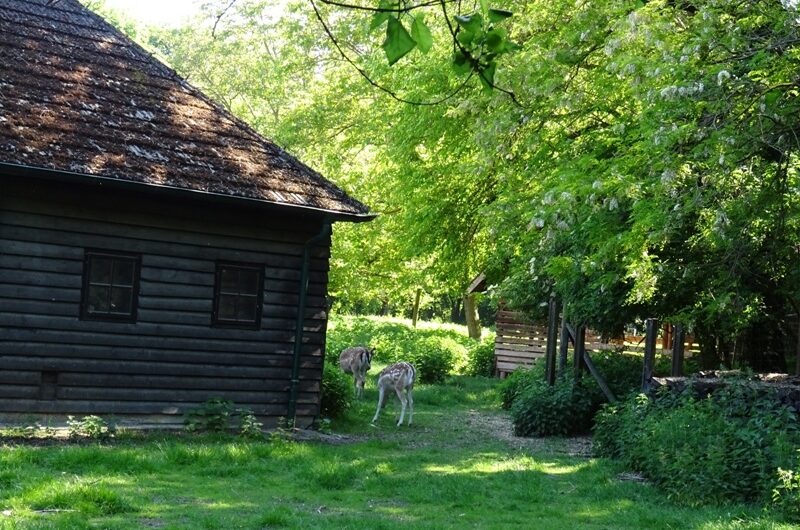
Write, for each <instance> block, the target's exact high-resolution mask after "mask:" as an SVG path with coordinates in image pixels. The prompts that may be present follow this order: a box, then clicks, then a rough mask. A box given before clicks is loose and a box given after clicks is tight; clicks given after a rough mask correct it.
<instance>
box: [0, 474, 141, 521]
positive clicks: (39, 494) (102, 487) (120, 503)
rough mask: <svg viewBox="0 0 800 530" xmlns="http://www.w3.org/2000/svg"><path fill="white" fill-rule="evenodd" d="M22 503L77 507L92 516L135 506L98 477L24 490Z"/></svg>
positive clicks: (37, 507) (38, 507)
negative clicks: (97, 478) (96, 478)
mask: <svg viewBox="0 0 800 530" xmlns="http://www.w3.org/2000/svg"><path fill="white" fill-rule="evenodd" d="M19 503H20V504H21V505H24V506H26V507H28V508H30V509H31V510H75V511H78V512H80V513H82V514H85V515H89V516H100V515H114V514H119V513H128V512H132V511H134V510H135V508H134V506H133V504H132V503H131V502H130V501H129V500H128V499H126V498H125V497H124V496H122V495H120V494H119V493H117V491H115V490H114V489H112V488H111V487H109V486H108V485H106V484H104V483H102V482H98V481H97V480H93V481H88V480H76V481H69V482H63V481H58V480H53V481H48V482H45V483H43V484H41V485H39V486H36V487H34V488H32V489H30V490H28V491H26V492H24V493H23V494H22V495H21V496H20V498H19ZM14 504H17V503H14Z"/></svg>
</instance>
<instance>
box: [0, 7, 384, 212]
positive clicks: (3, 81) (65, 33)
mask: <svg viewBox="0 0 800 530" xmlns="http://www.w3.org/2000/svg"><path fill="white" fill-rule="evenodd" d="M0 164H2V165H3V166H5V167H10V166H15V167H16V166H22V167H25V168H39V169H43V170H51V171H53V170H54V171H57V172H63V173H69V174H72V175H73V176H75V175H76V174H77V175H80V176H86V178H94V179H97V178H110V179H117V180H121V181H131V182H136V183H141V184H144V185H150V186H158V187H163V188H172V189H175V188H177V189H181V190H191V191H196V192H197V191H199V192H204V193H208V194H217V195H223V196H228V197H239V198H243V199H248V200H251V201H252V200H255V201H257V202H259V203H262V202H263V203H265V204H274V205H279V206H285V207H290V208H301V209H313V210H321V211H323V212H326V213H330V214H334V215H335V216H336V217H337V218H345V219H349V220H357V219H364V218H371V217H372V216H371V215H370V214H369V210H368V208H367V207H366V206H364V205H363V204H361V203H360V202H358V201H356V200H354V199H352V198H350V197H348V196H347V194H345V193H344V192H343V191H342V190H341V189H339V188H337V187H336V186H335V185H333V184H332V183H331V182H329V181H327V180H325V179H324V178H323V177H322V176H321V175H320V174H319V173H317V172H315V171H314V170H312V169H311V168H309V167H308V166H306V165H305V164H303V163H302V162H300V161H299V160H297V159H296V158H295V157H293V156H292V155H290V154H288V153H287V152H286V151H284V150H283V149H281V148H280V147H278V146H277V145H275V144H274V143H273V142H271V141H270V140H267V139H265V138H264V137H262V136H260V135H259V134H258V133H256V132H255V131H253V130H252V129H251V128H250V127H249V126H247V125H246V124H245V123H244V122H242V121H241V120H238V119H237V118H235V117H234V116H232V115H231V114H230V113H229V112H227V111H225V110H224V109H223V108H222V107H220V106H218V105H216V104H215V103H214V102H212V101H211V100H209V99H208V98H207V97H206V96H204V95H203V94H202V93H201V92H200V91H199V90H197V89H195V88H194V87H192V86H190V85H189V84H188V83H187V82H186V81H185V80H183V79H182V78H181V77H180V76H178V75H177V74H176V73H175V72H174V71H173V70H171V69H170V68H168V67H167V66H165V65H163V64H162V63H160V62H159V61H158V60H156V59H155V58H153V57H152V56H151V55H150V54H148V53H147V52H146V51H144V50H143V49H142V48H141V47H139V46H138V45H137V44H135V43H134V42H133V41H131V40H130V39H128V38H127V37H126V36H124V35H123V34H122V33H120V32H119V31H117V30H116V29H115V28H113V27H112V26H111V25H110V24H108V23H106V22H105V21H104V20H103V19H102V18H101V17H99V16H97V15H96V14H94V13H92V12H91V11H89V10H88V9H86V8H85V7H83V6H82V5H81V4H79V3H78V2H77V0H0ZM0 171H1V170H0Z"/></svg>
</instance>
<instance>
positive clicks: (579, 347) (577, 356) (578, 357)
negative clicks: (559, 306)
mask: <svg viewBox="0 0 800 530" xmlns="http://www.w3.org/2000/svg"><path fill="white" fill-rule="evenodd" d="M573 337H574V339H575V349H574V355H573V361H574V363H573V364H574V366H573V371H574V375H575V382H576V383H577V382H578V381H580V380H581V375H583V366H584V364H583V356H584V354H585V353H586V326H584V325H580V326H578V327H577V329H576V330H575V335H574V336H573Z"/></svg>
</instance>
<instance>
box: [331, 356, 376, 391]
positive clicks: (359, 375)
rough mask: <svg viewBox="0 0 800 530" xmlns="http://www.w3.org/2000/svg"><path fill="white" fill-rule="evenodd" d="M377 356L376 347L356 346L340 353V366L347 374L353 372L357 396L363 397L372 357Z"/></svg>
mask: <svg viewBox="0 0 800 530" xmlns="http://www.w3.org/2000/svg"><path fill="white" fill-rule="evenodd" d="M374 356H375V349H374V348H373V349H369V348H365V347H364V346H355V347H352V348H347V349H345V350H342V353H340V354H339V367H340V368H341V369H342V370H343V371H344V373H346V374H353V385H354V387H355V394H356V397H357V398H359V399H361V397H362V396H363V395H364V383H365V382H366V380H367V372H368V371H369V369H370V368H372V358H373V357H374Z"/></svg>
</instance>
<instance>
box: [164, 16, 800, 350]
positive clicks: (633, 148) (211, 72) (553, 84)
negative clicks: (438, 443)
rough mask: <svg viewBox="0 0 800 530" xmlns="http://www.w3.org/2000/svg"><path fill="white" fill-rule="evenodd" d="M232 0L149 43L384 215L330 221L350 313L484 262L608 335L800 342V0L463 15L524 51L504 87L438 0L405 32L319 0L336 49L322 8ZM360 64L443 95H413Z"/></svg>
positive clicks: (769, 344) (502, 278)
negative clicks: (636, 332)
mask: <svg viewBox="0 0 800 530" xmlns="http://www.w3.org/2000/svg"><path fill="white" fill-rule="evenodd" d="M227 3H228V2H224V3H220V4H219V5H217V6H214V5H213V4H212V5H211V7H210V8H209V11H208V12H207V15H206V18H205V19H204V20H202V21H199V22H198V24H196V25H194V26H192V27H187V28H184V29H182V30H178V31H158V32H153V33H151V34H150V37H149V42H150V44H151V45H152V46H154V47H155V48H156V49H158V50H160V52H161V53H162V54H164V55H165V56H166V58H167V60H168V61H169V62H170V63H171V64H172V65H174V66H175V67H176V68H177V69H178V71H179V72H180V73H182V74H184V75H186V76H188V77H189V79H190V81H192V82H194V83H196V84H198V85H200V86H201V87H202V88H204V89H205V90H207V91H208V92H209V93H210V94H211V95H212V96H213V97H215V98H217V99H218V100H220V101H222V102H223V103H224V104H226V105H227V106H228V107H229V108H231V109H232V110H233V111H234V112H235V113H237V114H239V115H240V116H242V117H243V118H244V119H246V120H247V121H249V122H251V123H253V124H254V125H255V126H256V127H257V128H259V130H261V131H262V132H263V133H265V134H266V135H267V136H270V137H272V138H274V139H275V140H276V141H277V142H278V143H280V144H282V145H284V146H286V147H287V148H288V149H289V150H290V151H292V152H294V153H296V154H297V155H298V156H300V157H301V158H302V159H304V160H305V161H307V162H308V163H309V164H311V165H312V166H314V167H316V168H317V169H319V170H320V171H321V172H323V173H324V174H325V175H326V176H328V177H329V178H331V179H333V180H334V181H336V182H337V183H339V184H340V185H342V186H343V187H344V188H345V189H347V190H348V191H349V192H351V193H353V194H354V195H355V196H356V197H358V198H359V199H362V200H364V201H366V202H367V203H368V204H370V205H371V206H372V207H373V208H374V209H375V210H377V211H378V212H382V215H381V216H380V217H379V219H378V220H376V221H374V222H372V223H369V224H367V225H354V226H339V227H337V231H336V233H335V245H334V253H333V269H332V274H331V281H332V286H331V288H332V294H333V295H334V297H335V298H336V299H337V300H338V301H339V303H341V304H343V305H344V306H346V307H351V308H352V307H361V308H364V307H375V301H380V304H379V305H381V306H384V307H387V306H388V307H392V306H394V307H410V304H411V301H412V300H413V293H414V292H415V291H416V289H417V288H418V287H420V288H422V289H424V290H425V292H426V293H427V294H428V296H429V297H428V303H432V302H433V300H435V299H437V297H440V296H441V295H445V294H449V295H452V296H457V295H459V294H460V293H462V292H463V289H464V288H465V287H466V285H467V284H468V283H469V281H470V279H471V278H472V277H473V276H474V275H475V274H477V273H478V272H480V271H482V270H486V271H487V272H488V278H489V280H490V283H491V284H493V286H492V292H493V293H494V294H495V295H496V296H498V297H499V296H502V297H503V298H504V299H505V300H506V302H507V303H509V304H512V305H514V306H516V307H518V308H522V309H525V310H526V311H528V312H530V313H531V314H532V315H537V314H538V315H541V314H543V309H542V307H543V304H544V303H546V301H547V300H548V299H549V297H550V295H551V294H552V293H555V294H557V295H559V297H560V298H561V299H562V300H563V301H564V303H565V307H566V311H567V313H568V315H569V316H570V318H571V319H574V320H576V321H583V322H585V323H587V324H588V325H590V326H592V327H594V328H596V329H599V330H601V331H603V332H605V333H607V334H615V333H619V332H620V331H621V330H622V328H623V326H625V325H626V324H630V323H632V322H635V321H636V320H638V319H641V318H644V317H650V316H655V317H660V318H664V319H671V320H673V321H680V322H683V323H685V324H687V325H689V326H691V327H692V328H693V330H694V332H695V334H696V335H698V336H699V338H700V339H701V341H702V342H703V344H704V348H705V350H706V353H707V354H708V355H709V356H711V357H714V358H715V359H717V360H719V358H722V357H725V356H728V357H727V358H725V359H724V360H726V361H731V360H732V359H731V358H730V355H733V354H734V353H735V354H737V355H738V354H740V353H744V354H745V355H750V356H751V361H753V363H755V364H757V363H758V362H761V361H760V360H763V359H767V358H770V355H769V352H773V351H774V352H780V351H784V350H786V349H787V344H789V343H790V342H792V341H794V340H796V338H793V337H796V335H793V334H794V333H796V331H795V330H796V328H797V322H796V315H797V314H798V312H800V311H798V307H797V305H798V301H800V298H799V296H798V295H800V292H799V289H800V273H799V272H798V271H799V270H800V269H798V267H797V265H796V261H797V259H796V256H797V253H798V249H799V248H800V234H799V233H798V223H799V222H800V217H798V206H799V203H798V201H799V200H800V177H799V175H798V159H797V151H798V138H797V135H796V131H797V127H798V125H799V124H798V120H800V112H799V111H800V109H799V108H798V88H799V87H798V84H799V83H800V79H799V77H800V76H799V75H798V72H800V64H798V61H799V60H800V47H798V39H799V38H800V34H799V33H798V18H799V17H798V12H797V10H796V8H795V6H794V4H792V3H789V2H783V3H782V2H780V1H778V0H753V1H750V2H728V1H724V0H654V1H650V2H646V3H645V2H641V1H639V0H636V1H634V0H623V1H614V2H610V1H601V2H582V1H579V2H574V1H567V0H555V1H553V0H548V1H544V0H527V1H507V2H505V3H504V4H503V5H500V6H493V7H496V8H495V9H494V10H488V6H484V7H486V9H484V10H480V9H479V10H478V11H476V14H467V15H463V16H460V18H458V19H457V26H458V32H457V33H458V35H460V38H461V41H460V43H461V44H462V46H465V47H467V49H468V47H469V46H470V45H471V43H472V40H474V39H475V38H477V36H478V35H479V34H480V35H481V37H480V38H481V39H483V41H482V44H481V46H484V47H489V48H491V47H492V46H500V45H501V43H506V42H513V43H517V44H519V45H520V49H518V50H515V51H514V52H513V53H508V54H506V55H505V56H504V58H503V63H502V64H501V65H500V66H498V67H496V68H493V69H492V70H491V76H492V78H491V79H492V82H493V83H494V84H496V85H498V86H502V87H505V88H507V89H508V92H511V93H513V94H514V95H515V98H510V97H508V95H507V93H506V92H503V91H498V90H493V91H490V92H486V91H483V90H481V87H480V84H475V83H467V84H465V83H464V80H465V77H464V75H461V74H459V73H458V71H457V69H454V68H453V66H452V64H451V60H452V58H453V53H454V49H453V42H452V39H451V38H450V37H452V33H451V29H452V28H448V26H447V24H446V23H445V22H446V21H445V20H443V17H442V15H441V13H440V12H438V11H436V9H438V7H432V8H431V10H430V11H429V12H425V10H416V11H415V12H414V14H413V17H405V16H395V17H394V18H395V19H396V20H399V19H401V18H402V22H403V26H402V27H403V30H402V31H400V30H399V29H398V28H397V27H394V29H391V25H392V24H394V23H392V22H391V20H392V16H388V17H387V16H380V17H377V18H378V19H380V20H378V21H376V20H375V18H376V15H375V13H370V12H361V11H352V10H347V9H339V8H332V7H330V6H326V5H320V6H319V7H318V9H319V14H320V16H321V17H322V18H323V20H325V21H326V24H327V26H328V30H329V31H330V34H331V35H333V36H334V37H335V38H336V40H337V44H338V48H337V46H335V45H334V43H333V42H332V41H331V39H330V37H329V36H328V34H326V32H325V31H324V30H323V28H322V27H321V26H320V24H319V20H318V17H317V15H316V14H315V13H314V11H313V10H312V8H311V7H310V6H308V5H307V4H304V3H300V4H296V5H293V4H292V5H290V6H289V7H288V8H286V9H284V10H283V11H277V12H276V11H274V10H270V7H272V5H271V4H270V3H268V2H263V1H254V0H248V1H245V0H240V2H237V3H236V5H235V7H234V8H233V10H232V12H231V13H230V14H229V15H227V16H225V17H223V18H221V19H218V17H217V15H218V13H219V12H220V10H221V8H223V7H224V6H225V5H227ZM376 5H377V4H376ZM497 8H502V9H497ZM269 13H278V14H276V15H273V16H269V15H268V14H269ZM505 13H513V14H514V16H512V17H508V16H505ZM423 15H425V16H424V18H423ZM477 17H481V18H480V20H478V18H477ZM417 20H419V21H420V22H417ZM489 22H491V24H496V26H492V29H488V27H489V26H487V25H486V24H487V23H489ZM415 24H416V26H415ZM479 25H480V27H481V28H483V30H479ZM379 27H380V28H384V29H385V30H386V32H384V33H382V32H381V31H377V30H376V29H375V28H379ZM501 29H502V31H500V30H501ZM491 31H498V32H499V33H498V35H495V36H492V35H490V33H491ZM388 32H394V33H392V34H393V35H395V34H397V35H401V37H397V39H399V40H397V39H395V38H394V37H392V38H387V34H388ZM500 33H501V34H500ZM470 34H472V38H470ZM406 37H407V38H406ZM498 38H499V39H500V40H497V39H498ZM409 39H410V40H409ZM390 41H391V42H390ZM400 41H405V42H406V44H405V47H404V46H400V47H397V46H398V43H399V42H400ZM411 42H413V43H414V46H415V47H416V48H419V49H420V50H421V51H426V50H427V53H416V52H414V53H407V52H408V51H410V48H409V50H406V49H405V48H408V47H409V46H411ZM387 47H389V48H391V52H390V50H387V49H386V48H387ZM342 51H344V53H345V54H346V55H348V57H349V58H350V60H351V61H352V62H353V64H355V65H356V66H357V67H358V68H359V69H360V70H361V72H359V71H357V70H356V69H354V68H353V65H352V64H350V63H349V62H347V61H345V60H343V58H342ZM457 51H458V48H456V52H457ZM401 52H403V53H401ZM390 53H391V54H393V55H391V56H390V57H389V61H387V55H388V54H390ZM400 57H402V60H400ZM392 58H394V59H395V60H394V61H393V60H392ZM388 62H397V64H395V65H394V66H392V67H389V65H388ZM456 63H458V61H457V60H456ZM485 66H486V68H488V64H487V65H485ZM484 71H485V69H484ZM363 74H367V77H369V78H370V79H371V80H372V81H373V82H375V83H376V84H379V85H381V86H383V87H390V88H391V91H392V92H393V94H394V95H395V96H398V95H399V96H402V97H401V98H400V99H405V100H410V101H416V102H421V103H426V102H437V101H438V102H439V103H438V104H436V105H408V104H404V103H401V102H400V101H398V100H397V99H396V98H393V97H392V96H391V95H389V94H387V93H386V92H385V91H381V90H377V89H376V88H375V87H374V85H371V84H370V83H368V82H366V81H365V79H364V77H365V76H364V75H363ZM792 314H793V315H795V316H787V315H792ZM734 337H740V338H741V340H740V341H739V342H737V347H736V348H734V347H733V345H732V343H733V339H734ZM742 348H744V349H742ZM776 362H777V363H778V364H779V361H776Z"/></svg>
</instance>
